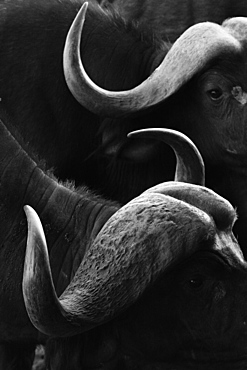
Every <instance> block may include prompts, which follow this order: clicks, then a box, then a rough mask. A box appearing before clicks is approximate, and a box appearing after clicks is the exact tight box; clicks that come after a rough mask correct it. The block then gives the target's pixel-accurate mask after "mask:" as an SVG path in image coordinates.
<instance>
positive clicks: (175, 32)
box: [100, 0, 247, 42]
mask: <svg viewBox="0 0 247 370" xmlns="http://www.w3.org/2000/svg"><path fill="white" fill-rule="evenodd" d="M100 4H101V5H102V6H103V7H104V8H109V9H112V8H113V9H114V10H115V11H117V12H118V13H119V14H121V16H123V17H124V18H125V19H126V20H128V21H133V22H136V23H137V22H138V23H139V24H141V25H142V26H143V27H146V26H147V25H148V27H150V29H151V31H152V32H154V33H156V34H159V35H160V36H161V37H162V38H163V40H164V41H169V42H174V41H175V40H176V39H177V38H178V37H179V36H180V35H181V34H182V33H183V32H184V31H185V30H186V29H187V28H188V27H190V26H192V25H193V24H195V23H199V22H204V21H211V22H215V23H219V24H220V23H222V22H223V21H224V20H225V19H227V18H230V17H238V16H244V17H245V16H247V6H246V2H245V1H244V0H236V1H234V0H219V1H217V3H212V1H210V0H202V1H200V0H199V1H198V0H193V1H190V0H174V1H172V0H145V1H144V0H102V1H101V2H100Z"/></svg>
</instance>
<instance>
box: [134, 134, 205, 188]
mask: <svg viewBox="0 0 247 370" xmlns="http://www.w3.org/2000/svg"><path fill="white" fill-rule="evenodd" d="M128 137H130V138H132V137H133V138H135V137H136V138H150V139H156V140H160V141H163V142H164V143H166V144H168V145H170V146H171V147H172V149H173V150H174V153H175V155H176V171H175V178H174V180H175V181H181V182H188V183H190V184H196V185H202V186H204V185H205V168H204V162H203V159H202V156H201V154H200V152H199V150H198V149H197V147H196V146H195V144H194V143H193V142H192V141H191V140H190V139H189V138H188V137H187V136H186V135H184V134H182V133H181V132H179V131H176V130H171V129H166V128H150V129H142V130H137V131H133V132H130V133H129V134H128ZM164 166H165V163H164Z"/></svg>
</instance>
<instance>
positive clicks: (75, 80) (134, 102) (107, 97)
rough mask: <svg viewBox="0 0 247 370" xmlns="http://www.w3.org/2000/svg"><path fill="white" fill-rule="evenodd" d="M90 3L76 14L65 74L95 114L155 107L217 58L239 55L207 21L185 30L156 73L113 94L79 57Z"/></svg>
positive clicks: (222, 32) (223, 31) (221, 31)
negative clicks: (95, 77)
mask: <svg viewBox="0 0 247 370" xmlns="http://www.w3.org/2000/svg"><path fill="white" fill-rule="evenodd" d="M86 10H87V3H85V4H83V6H82V8H81V10H80V11H79V13H78V14H77V16H76V18H75V20H74V22H73V24H72V26H71V28H70V30H69V32H68V35H67V38H66V43H65V48H64V74H65V79H66V81H67V84H68V87H69V89H70V91H71V92H72V94H73V95H74V97H75V98H76V99H77V101H78V102H79V103H80V104H81V105H82V106H84V107H85V108H87V109H89V110H90V111H92V112H93V113H95V114H98V115H102V116H108V117H119V116H121V115H125V114H127V113H131V112H137V111H140V110H142V109H145V108H147V107H150V106H153V105H155V104H157V103H159V102H161V101H163V100H165V99H166V98H168V97H169V96H170V95H172V94H173V93H174V92H176V91H177V90H178V89H179V88H180V87H181V86H182V85H184V84H185V83H186V82H187V81H189V80H190V79H191V78H192V77H193V76H194V75H195V74H196V73H198V72H199V71H200V70H202V69H203V67H204V66H205V65H206V64H207V63H208V62H209V61H210V60H212V59H213V58H214V57H217V56H219V55H221V54H222V53H224V52H228V53H239V52H240V50H241V43H240V42H239V41H238V40H237V39H236V38H235V37H234V36H232V35H231V34H230V33H229V32H228V31H227V30H226V29H224V28H223V27H222V26H220V25H218V24H215V23H210V22H204V23H198V24H196V25H194V26H192V27H190V28H189V29H188V30H186V31H185V32H184V33H183V34H182V35H181V36H180V37H179V38H178V39H177V40H176V42H175V43H174V44H173V46H172V47H171V49H170V50H169V52H168V53H167V55H166V56H165V58H164V59H163V61H162V62H161V64H160V65H159V67H158V68H156V69H155V70H154V72H153V73H152V74H151V75H150V77H149V78H147V79H146V80H145V81H143V82H142V83H141V84H140V85H138V86H136V87H135V88H133V89H130V90H126V91H119V92H112V91H108V90H105V89H103V88H101V87H99V86H97V85H96V84H95V83H94V82H93V81H92V80H91V79H90V77H89V76H88V75H87V73H86V71H85V69H84V67H83V64H82V61H81V55H80V43H81V37H82V38H83V24H84V20H85V14H86Z"/></svg>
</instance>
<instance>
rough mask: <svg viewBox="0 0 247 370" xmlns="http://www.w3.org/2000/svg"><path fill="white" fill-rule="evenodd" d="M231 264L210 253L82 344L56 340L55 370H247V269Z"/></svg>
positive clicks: (52, 348) (51, 347)
mask: <svg viewBox="0 0 247 370" xmlns="http://www.w3.org/2000/svg"><path fill="white" fill-rule="evenodd" d="M207 262H208V263H207ZM229 262H230V261H228V262H227V260H226V261H224V260H222V258H221V257H220V256H217V255H213V254H211V253H210V252H201V253H198V254H195V255H194V256H193V257H191V258H190V259H188V260H187V261H186V262H185V263H184V264H181V265H179V266H177V268H176V269H175V270H174V271H171V272H170V273H168V274H167V275H165V276H163V277H162V279H160V281H159V282H158V283H157V284H156V285H155V287H153V288H152V290H151V291H150V292H148V293H147V294H146V295H145V296H144V297H143V298H142V299H141V300H140V301H139V302H138V304H136V305H134V306H133V307H132V308H131V310H129V311H128V312H126V313H125V314H124V315H122V316H120V317H119V318H118V319H116V320H114V321H113V322H112V323H110V324H109V325H107V326H103V327H100V328H98V329H96V330H95V331H93V332H89V333H86V334H85V335H84V336H83V337H82V341H80V337H75V338H73V339H64V340H63V339H60V340H59V339H50V340H49V342H48V344H47V357H48V358H49V359H50V360H49V366H48V368H49V369H79V368H81V367H82V364H83V369H98V368H99V367H100V368H102V369H107V370H108V369H111V370H113V369H116V370H117V369H121V370H127V369H128V370H133V369H136V370H137V369H138V370H139V369H140V370H151V369H152V370H153V369H155V370H156V369H157V370H171V369H173V370H182V369H194V368H196V369H202V370H204V369H218V370H220V369H222V368H224V369H227V370H230V369H245V368H246V361H247V356H246V335H247V333H246V317H247V316H246V307H245V306H246V304H245V303H244V301H242V299H241V298H240V301H239V297H243V296H244V295H245V294H246V284H245V283H243V284H239V279H241V280H242V279H243V278H245V274H246V272H245V268H246V267H244V265H243V266H241V267H240V268H237V269H236V271H234V273H233V271H232V267H230V264H231V262H230V264H229V265H228V263H229ZM242 281H243V280H242ZM235 284H236V285H235ZM240 307H242V308H243V310H242V309H241V308H240ZM239 308H240V310H239ZM240 311H242V312H240ZM191 313H193V314H191ZM81 346H82V347H81Z"/></svg>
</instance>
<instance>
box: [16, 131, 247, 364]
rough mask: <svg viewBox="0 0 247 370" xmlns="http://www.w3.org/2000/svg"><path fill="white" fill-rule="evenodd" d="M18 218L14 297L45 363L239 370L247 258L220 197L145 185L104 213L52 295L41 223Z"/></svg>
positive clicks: (245, 356) (246, 312) (195, 189)
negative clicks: (21, 227)
mask: <svg viewBox="0 0 247 370" xmlns="http://www.w3.org/2000/svg"><path fill="white" fill-rule="evenodd" d="M142 134H143V133H142ZM146 134H147V133H145V135H146ZM152 135H154V137H157V136H159V135H162V131H158V132H156V133H155V134H153V133H152ZM178 146H179V147H180V144H179V145H178ZM193 155H194V153H193ZM184 170H185V166H183V169H182V170H180V171H178V172H179V174H181V173H184V174H186V172H184ZM192 174H193V171H192ZM186 177H187V175H186ZM187 180H188V179H187V178H186V181H187ZM26 214H27V218H28V225H29V226H28V239H27V251H26V258H25V267H24V277H23V293H24V298H25V305H26V308H27V311H28V314H29V317H30V319H31V321H32V323H33V324H34V326H35V327H37V329H38V330H40V331H41V332H43V333H44V334H45V335H48V336H49V337H50V338H51V339H50V340H49V341H48V343H47V369H49V370H71V369H88V370H89V369H102V370H109V369H111V370H120V369H121V370H154V369H157V370H187V369H188V370H189V369H200V370H206V369H207V370H208V369H210V370H222V369H224V370H240V369H246V366H247V347H246V342H247V327H246V326H247V300H246V294H247V263H246V261H245V260H244V258H243V255H242V252H241V249H240V247H239V246H238V243H237V241H236V239H235V237H234V236H233V233H232V227H233V224H234V222H235V220H236V213H235V210H234V209H233V207H232V206H231V205H230V203H229V202H228V201H226V200H224V199H223V198H222V197H220V196H218V195H217V194H216V193H214V192H213V191H211V190H209V189H207V188H205V187H203V186H198V185H193V184H185V183H182V182H167V183H163V184H159V185H157V186H155V187H153V188H150V189H148V190H147V191H145V192H144V193H143V194H141V195H140V196H139V197H137V198H135V199H133V200H132V201H130V202H129V203H128V204H126V205H125V206H123V207H122V208H121V209H120V210H118V211H117V212H116V213H114V214H113V215H112V216H111V217H110V218H109V219H108V221H107V222H106V223H105V225H104V226H103V227H102V229H101V230H100V232H99V233H98V235H97V236H96V237H95V239H94V240H93V241H92V242H91V243H89V247H88V250H87V251H86V253H85V258H84V260H83V261H82V263H81V264H80V266H79V268H78V270H77V272H76V274H75V276H74V278H73V280H72V281H71V282H70V284H69V285H68V287H67V288H66V289H65V291H64V292H63V293H62V295H61V296H60V297H59V298H58V296H57V294H56V292H55V289H54V286H53V280H52V276H51V272H50V264H49V256H48V253H47V246H46V241H45V235H44V232H43V229H42V225H41V222H40V220H39V218H38V216H37V214H36V212H35V211H34V210H33V209H32V208H30V207H28V206H26ZM48 245H49V244H48ZM130 304H131V306H130ZM80 333H82V334H81V336H80V337H78V335H79V334H80Z"/></svg>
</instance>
